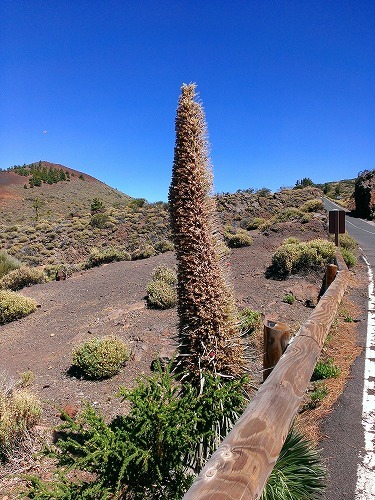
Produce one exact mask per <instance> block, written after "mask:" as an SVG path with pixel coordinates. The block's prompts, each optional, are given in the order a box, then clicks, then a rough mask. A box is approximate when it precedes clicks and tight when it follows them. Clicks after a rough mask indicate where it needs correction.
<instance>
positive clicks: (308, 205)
mask: <svg viewBox="0 0 375 500" xmlns="http://www.w3.org/2000/svg"><path fill="white" fill-rule="evenodd" d="M323 208H324V203H323V202H322V200H319V199H315V200H307V201H305V203H304V204H303V205H302V206H301V210H302V212H319V211H320V210H323Z"/></svg>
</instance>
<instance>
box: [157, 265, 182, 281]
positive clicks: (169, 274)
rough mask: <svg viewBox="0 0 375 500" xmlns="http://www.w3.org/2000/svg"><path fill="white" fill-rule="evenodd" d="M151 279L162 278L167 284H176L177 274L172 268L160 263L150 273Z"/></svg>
mask: <svg viewBox="0 0 375 500" xmlns="http://www.w3.org/2000/svg"><path fill="white" fill-rule="evenodd" d="M152 279H153V280H154V281H157V280H162V281H165V282H166V283H168V284H169V285H177V275H176V272H175V271H174V269H172V268H170V267H168V266H165V265H164V264H161V265H160V266H157V267H155V269H154V270H153V273H152Z"/></svg>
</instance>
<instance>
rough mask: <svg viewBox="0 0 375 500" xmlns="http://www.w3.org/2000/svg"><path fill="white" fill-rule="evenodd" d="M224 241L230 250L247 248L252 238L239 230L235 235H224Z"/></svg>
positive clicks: (242, 230)
mask: <svg viewBox="0 0 375 500" xmlns="http://www.w3.org/2000/svg"><path fill="white" fill-rule="evenodd" d="M225 241H226V243H227V245H228V247H230V248H239V247H248V246H250V245H251V244H252V243H253V238H252V237H251V236H250V234H249V233H248V231H246V230H245V229H239V230H238V231H237V232H236V233H234V234H231V233H225Z"/></svg>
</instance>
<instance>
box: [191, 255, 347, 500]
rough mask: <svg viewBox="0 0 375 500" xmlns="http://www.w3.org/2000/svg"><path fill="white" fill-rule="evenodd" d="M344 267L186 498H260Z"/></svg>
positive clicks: (334, 304) (333, 308) (337, 296)
mask: <svg viewBox="0 0 375 500" xmlns="http://www.w3.org/2000/svg"><path fill="white" fill-rule="evenodd" d="M337 263H338V266H339V269H340V270H339V272H338V273H337V275H336V278H335V280H334V281H333V283H332V284H331V285H330V287H329V288H328V289H327V291H326V292H325V294H324V295H323V297H322V298H321V300H320V301H319V303H318V305H317V306H316V308H315V309H314V311H313V313H312V314H311V315H310V317H309V318H308V320H307V321H306V322H305V323H304V324H303V326H302V327H301V328H300V330H299V332H298V333H297V335H296V336H295V338H294V340H293V342H291V344H290V345H289V346H288V348H287V350H286V351H285V353H284V354H283V356H282V357H281V359H280V361H279V362H278V364H277V365H276V367H275V368H274V369H273V371H272V373H271V374H270V375H269V377H268V378H267V380H266V381H265V382H264V383H263V385H262V386H261V387H260V389H259V390H258V392H257V394H256V395H255V397H254V398H253V400H252V401H251V403H250V404H249V405H248V407H247V408H246V410H245V412H244V413H243V415H242V416H241V418H240V419H239V420H238V422H237V423H236V425H235V426H234V428H233V429H232V431H231V432H230V433H229V434H228V436H227V437H226V438H225V439H224V441H223V442H222V444H221V445H220V447H219V448H218V449H217V451H216V452H215V453H214V454H213V455H212V457H211V458H210V460H209V461H208V462H207V464H206V465H205V467H204V468H203V469H202V471H201V473H200V474H199V476H198V477H197V479H196V480H195V482H194V483H193V485H192V486H191V488H190V489H189V491H188V492H187V493H186V494H185V496H184V500H209V499H210V500H224V499H225V500H230V499H233V500H240V499H246V500H250V499H251V500H253V499H258V498H259V497H260V495H261V493H262V491H263V488H264V486H265V484H266V482H267V479H268V477H269V475H270V474H271V471H272V469H273V467H274V465H275V463H276V460H277V458H278V456H279V454H280V451H281V448H282V446H283V444H284V442H285V439H286V437H287V435H288V432H289V429H290V427H291V425H292V423H293V419H294V417H295V415H296V413H297V411H298V408H299V406H300V403H301V400H302V398H303V396H304V394H305V391H306V388H307V386H308V384H309V382H310V379H311V375H312V373H313V371H314V368H315V364H316V362H317V359H318V357H319V355H320V352H321V350H322V347H323V344H324V341H325V339H326V336H327V334H328V331H329V329H330V327H331V324H332V322H333V320H334V318H335V316H336V313H337V308H338V305H339V304H340V302H341V299H342V297H343V295H344V292H345V289H346V285H347V275H348V270H347V267H346V265H345V263H344V261H343V259H342V257H341V255H339V256H338V258H337Z"/></svg>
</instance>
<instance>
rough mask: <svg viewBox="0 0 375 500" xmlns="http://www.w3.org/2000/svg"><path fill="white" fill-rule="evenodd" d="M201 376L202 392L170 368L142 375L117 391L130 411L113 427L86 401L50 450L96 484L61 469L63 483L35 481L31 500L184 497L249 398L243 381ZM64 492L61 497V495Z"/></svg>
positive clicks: (118, 419) (116, 419) (66, 464)
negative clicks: (75, 479) (76, 480)
mask: <svg viewBox="0 0 375 500" xmlns="http://www.w3.org/2000/svg"><path fill="white" fill-rule="evenodd" d="M204 380H205V384H204V387H203V388H202V391H203V392H202V393H201V394H200V392H199V390H198V389H195V388H193V387H192V386H191V385H180V384H177V383H176V379H175V378H174V377H173V375H172V374H171V373H170V370H169V368H168V367H167V370H166V371H165V372H163V371H160V372H158V373H156V374H154V375H153V376H152V377H149V378H146V377H143V378H142V379H139V380H138V383H137V386H136V387H135V388H134V389H130V390H128V389H125V388H121V389H120V391H119V396H120V397H121V398H122V400H127V401H129V402H130V403H131V408H130V411H129V412H128V413H127V414H126V415H123V416H118V417H116V418H115V419H114V420H112V422H110V423H109V424H106V423H105V421H104V418H103V417H102V416H101V415H99V414H97V413H96V412H95V410H94V409H93V408H92V407H90V406H87V407H86V409H85V410H84V412H83V414H81V415H80V416H79V417H78V420H77V421H76V422H74V421H73V420H71V419H68V420H67V422H66V423H65V424H63V426H62V427H63V429H64V431H65V432H64V433H63V435H65V436H66V438H65V439H60V440H59V441H58V442H57V444H56V445H57V448H58V449H57V451H53V450H52V454H53V455H54V456H55V457H56V458H57V460H58V463H59V465H60V466H63V467H64V466H65V467H68V470H71V469H75V470H85V471H87V472H90V473H93V474H95V481H93V482H91V483H90V482H86V483H81V484H74V483H72V482H71V481H69V479H68V478H67V477H66V476H65V478H64V477H61V471H62V469H60V474H59V475H56V476H55V478H57V480H59V479H60V478H61V479H62V480H61V479H60V481H59V482H57V481H56V479H55V481H54V482H52V484H51V482H49V483H45V484H43V483H41V481H40V480H38V479H36V478H33V479H32V483H33V485H32V489H31V490H30V491H29V492H28V497H30V498H51V499H52V498H77V499H78V498H79V499H81V498H86V499H94V498H103V499H104V498H106V499H109V498H125V497H126V498H128V496H129V498H139V499H141V498H147V499H150V500H152V499H154V500H156V499H160V498H163V499H164V498H165V499H171V500H172V499H177V498H182V496H183V494H184V493H185V491H186V490H187V488H188V487H189V486H190V484H191V482H192V480H193V474H194V473H197V472H198V471H199V470H200V468H201V465H202V463H203V462H204V460H205V457H206V455H207V454H211V453H212V452H213V451H214V449H215V448H216V446H217V444H218V442H220V441H221V439H222V437H224V436H225V435H226V433H227V432H228V431H229V430H230V428H231V427H232V426H233V423H234V421H235V420H236V418H237V417H238V415H239V414H240V413H241V412H242V411H243V408H244V405H245V401H246V400H245V397H244V395H243V385H244V383H245V379H242V380H240V381H239V380H237V381H236V380H229V381H228V382H226V383H224V384H223V383H221V382H220V379H219V378H214V377H212V376H210V375H207V376H206V377H205V379H204ZM86 477H87V476H86ZM60 492H63V493H64V495H63V494H61V496H58V494H57V493H60ZM73 492H74V493H75V496H73V495H70V494H71V493H73ZM43 494H44V495H45V496H42V495H43ZM38 495H40V496H38Z"/></svg>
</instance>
